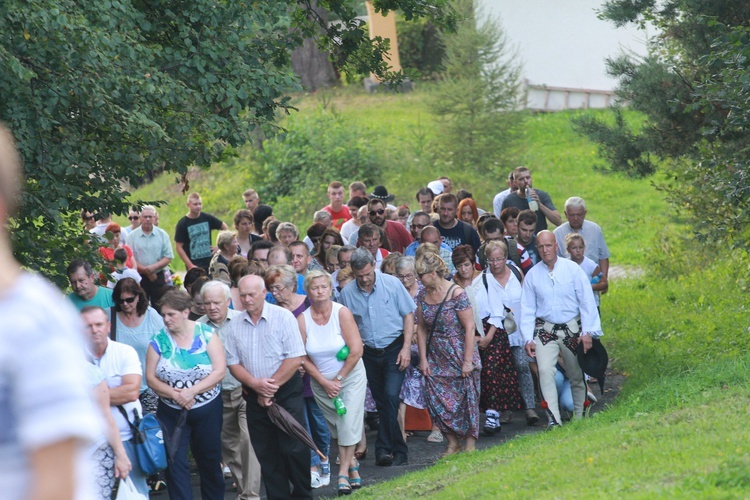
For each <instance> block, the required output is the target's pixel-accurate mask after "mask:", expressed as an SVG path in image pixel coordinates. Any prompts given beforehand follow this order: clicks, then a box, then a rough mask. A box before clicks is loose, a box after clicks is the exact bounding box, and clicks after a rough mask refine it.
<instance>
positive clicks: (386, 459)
mask: <svg viewBox="0 0 750 500" xmlns="http://www.w3.org/2000/svg"><path fill="white" fill-rule="evenodd" d="M375 465H379V466H380V467H390V466H391V465H393V456H392V455H388V454H386V453H383V454H382V455H378V456H377V457H375Z"/></svg>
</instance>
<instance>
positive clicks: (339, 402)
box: [333, 396, 346, 417]
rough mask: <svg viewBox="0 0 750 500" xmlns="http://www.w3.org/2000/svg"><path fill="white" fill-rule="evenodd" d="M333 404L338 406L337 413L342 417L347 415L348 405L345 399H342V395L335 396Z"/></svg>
mask: <svg viewBox="0 0 750 500" xmlns="http://www.w3.org/2000/svg"><path fill="white" fill-rule="evenodd" d="M333 406H334V407H335V408H336V413H338V414H339V416H340V417H341V416H344V415H346V405H345V404H344V400H343V399H341V396H336V397H335V398H333Z"/></svg>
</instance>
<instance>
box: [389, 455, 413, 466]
mask: <svg viewBox="0 0 750 500" xmlns="http://www.w3.org/2000/svg"><path fill="white" fill-rule="evenodd" d="M393 465H409V457H407V456H406V455H396V456H395V457H393Z"/></svg>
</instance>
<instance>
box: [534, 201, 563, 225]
mask: <svg viewBox="0 0 750 500" xmlns="http://www.w3.org/2000/svg"><path fill="white" fill-rule="evenodd" d="M539 210H541V211H542V213H543V214H544V216H545V217H547V220H549V221H550V222H551V223H552V224H554V225H556V226H559V225H560V224H562V217H561V216H560V212H558V211H557V210H552V209H550V208H547V207H546V206H544V203H539Z"/></svg>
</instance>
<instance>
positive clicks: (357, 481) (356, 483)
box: [349, 461, 362, 490]
mask: <svg viewBox="0 0 750 500" xmlns="http://www.w3.org/2000/svg"><path fill="white" fill-rule="evenodd" d="M355 463H356V464H357V465H355V466H354V467H349V484H351V487H352V489H353V490H357V489H359V488H361V487H362V478H361V477H359V462H356V461H355ZM352 473H357V477H352Z"/></svg>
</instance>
